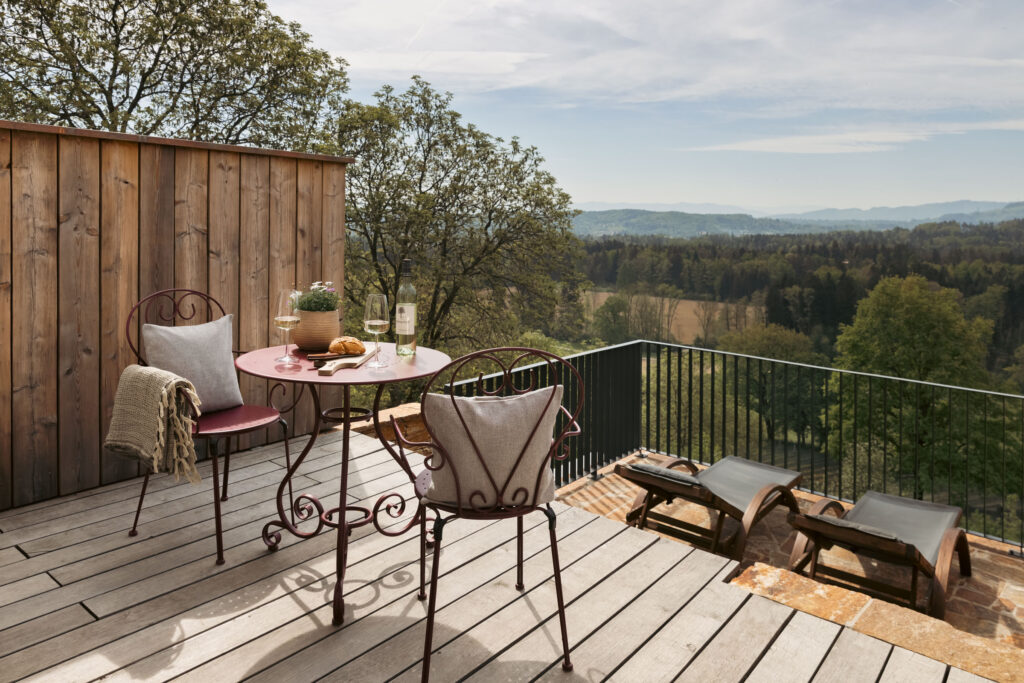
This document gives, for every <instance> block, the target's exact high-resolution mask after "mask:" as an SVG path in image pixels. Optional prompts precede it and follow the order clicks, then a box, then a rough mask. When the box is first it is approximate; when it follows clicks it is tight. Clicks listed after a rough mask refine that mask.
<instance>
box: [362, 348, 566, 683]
mask: <svg viewBox="0 0 1024 683" xmlns="http://www.w3.org/2000/svg"><path fill="white" fill-rule="evenodd" d="M494 371H497V372H498V375H497V376H496V377H491V378H485V377H484V375H485V374H487V373H491V372H494ZM461 379H475V382H473V383H472V385H471V388H472V389H474V390H475V391H473V392H471V393H474V394H475V396H473V397H461V396H457V395H456V394H455V392H456V388H455V386H454V385H455V383H456V382H458V381H460V380H461ZM563 400H564V401H565V402H566V403H568V404H569V405H570V407H572V411H571V412H570V410H568V409H566V408H565V407H564V406H563ZM582 406H583V380H582V379H581V378H580V375H579V373H578V372H577V371H576V368H574V367H573V366H572V365H570V364H569V363H568V362H566V361H565V360H564V359H562V358H559V357H558V356H556V355H554V354H551V353H547V352H545V351H540V350H537V349H530V348H522V347H512V348H501V349H487V350H484V351H477V352H475V353H471V354H469V355H466V356H463V357H462V358H459V359H457V360H454V361H452V362H451V363H450V364H449V365H447V366H445V367H444V368H442V369H441V370H439V371H438V372H437V373H436V374H434V375H433V376H432V377H431V378H430V379H429V380H428V381H427V386H426V387H425V388H424V390H423V395H422V398H421V415H422V418H423V422H424V424H425V426H426V428H427V431H428V433H429V434H430V440H429V441H426V442H412V441H409V440H408V439H406V438H405V436H404V435H403V434H402V432H401V430H400V428H399V425H398V423H397V422H396V421H395V419H394V418H392V420H391V426H392V428H393V429H394V431H395V435H396V440H397V443H398V452H397V453H396V452H395V451H394V450H392V449H391V448H390V447H389V450H391V451H392V455H394V456H395V458H396V459H397V460H398V461H399V464H400V465H401V466H402V468H403V469H404V470H405V472H406V473H407V474H408V475H409V477H410V478H411V479H412V481H413V484H414V487H415V491H416V498H417V500H418V508H417V511H416V515H415V517H414V518H413V519H412V520H411V521H410V522H409V524H408V525H406V526H405V527H404V528H403V529H402V531H404V530H406V529H409V528H411V527H412V526H414V525H415V524H417V523H418V524H419V526H420V592H419V596H418V597H419V599H420V600H423V599H424V598H426V593H425V592H424V589H425V566H426V559H425V558H426V547H427V545H428V542H427V510H429V511H431V512H432V513H433V543H434V562H433V567H432V569H431V577H430V599H429V603H428V605H427V628H426V636H425V642H424V646H423V677H422V678H423V680H424V681H427V680H428V679H429V676H430V652H431V641H432V639H433V630H434V612H435V605H436V599H437V582H438V575H439V573H440V570H439V567H440V564H441V542H442V538H443V535H444V528H445V525H446V524H448V522H450V521H452V520H453V519H456V518H464V519H504V518H515V520H516V531H517V554H516V589H517V590H523V517H524V516H525V515H527V514H529V513H531V512H535V511H541V512H543V513H544V514H545V515H547V518H548V530H549V534H550V538H551V560H552V563H553V565H554V577H555V595H556V597H557V601H558V617H559V621H560V625H561V630H562V650H563V657H564V658H563V662H562V668H563V669H564V670H566V671H571V670H572V664H571V663H570V661H569V637H568V633H567V631H566V625H565V604H564V601H563V597H562V576H561V569H560V567H559V564H558V543H557V538H556V533H555V512H554V510H552V509H551V505H550V502H551V501H552V500H553V499H554V495H555V484H554V476H553V473H552V471H551V460H552V458H554V459H555V460H564V459H565V458H566V457H567V456H568V449H567V448H566V444H565V441H566V439H567V438H568V437H570V436H577V435H579V434H580V427H579V424H578V423H577V422H576V418H577V417H578V416H579V414H580V410H581V408H582ZM407 447H412V448H429V449H431V451H430V452H431V453H432V454H431V455H429V456H427V457H426V458H425V459H424V465H425V467H426V469H424V470H423V471H422V472H420V473H419V474H416V473H415V472H414V471H413V469H412V468H411V466H410V465H409V461H408V459H407V457H406V451H405V449H406V448H407ZM388 498H389V497H388V496H385V497H384V498H382V499H381V500H379V501H378V503H377V505H376V506H375V510H374V519H375V521H376V516H377V513H379V512H380V509H381V508H382V507H385V508H386V509H387V510H388V512H389V513H392V516H397V515H398V514H400V513H401V510H402V508H404V501H403V502H400V503H392V504H387V503H386V500H387V499H388ZM378 528H380V526H379V525H378ZM385 533H390V534H397V533H401V532H400V531H390V530H389V531H385Z"/></svg>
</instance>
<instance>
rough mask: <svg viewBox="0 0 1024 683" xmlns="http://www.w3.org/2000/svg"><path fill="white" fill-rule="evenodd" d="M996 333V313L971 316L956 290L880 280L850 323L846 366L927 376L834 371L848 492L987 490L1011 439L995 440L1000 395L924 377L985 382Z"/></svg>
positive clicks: (834, 415) (918, 280) (835, 438)
mask: <svg viewBox="0 0 1024 683" xmlns="http://www.w3.org/2000/svg"><path fill="white" fill-rule="evenodd" d="M991 333H992V322H991V321H990V320H986V319H984V318H974V319H973V320H970V321H968V320H967V319H966V318H965V317H964V314H963V311H962V309H961V307H960V294H959V292H957V291H956V290H952V289H945V288H942V287H939V286H938V285H935V284H933V283H931V282H929V281H927V280H926V279H925V278H923V277H921V276H919V275H910V276H908V277H906V278H901V277H891V278H884V279H882V280H880V281H879V282H878V284H877V285H876V286H875V288H874V289H872V290H871V292H870V293H869V294H868V296H867V297H866V298H865V299H863V300H862V301H861V302H860V304H859V305H858V306H857V313H856V315H855V316H854V319H853V323H852V324H851V325H843V326H842V327H841V332H840V334H839V337H838V339H837V340H836V346H837V349H838V351H839V355H838V358H837V364H838V366H839V367H841V368H848V369H852V370H860V371H862V372H870V373H878V374H882V375H888V376H890V377H903V378H909V379H911V380H920V382H908V381H905V380H896V379H887V378H881V379H879V378H872V377H863V376H861V377H857V376H846V377H845V380H844V378H842V377H840V376H839V375H838V374H836V375H835V376H833V377H832V379H831V380H830V383H829V390H830V393H831V394H832V395H833V396H834V397H835V400H834V402H833V405H832V407H831V408H830V412H829V419H830V420H831V421H833V424H835V425H839V428H838V429H833V430H831V431H830V451H831V452H834V453H839V454H840V455H841V456H842V458H843V459H844V464H843V471H844V474H845V478H846V481H847V484H846V486H845V488H846V490H844V491H843V492H842V494H843V495H846V496H851V497H856V494H857V493H858V492H862V491H863V490H864V489H866V488H868V487H871V488H885V487H886V486H887V485H888V486H889V487H891V488H893V489H897V488H898V489H899V490H904V489H906V490H907V491H909V492H911V493H912V494H913V495H914V496H916V497H919V498H920V497H924V496H925V495H927V494H928V493H934V492H935V491H953V492H954V493H957V494H959V492H960V491H965V490H967V489H968V488H972V487H974V486H978V487H979V489H980V488H981V487H984V486H985V482H987V481H988V482H991V481H997V480H998V479H999V467H1001V466H1003V465H1002V463H1003V461H1002V460H1001V458H1003V457H1004V455H1005V452H1004V451H1005V444H1008V443H1010V442H1011V441H1012V439H1011V435H1010V434H1005V435H1004V436H1005V444H1004V443H1001V442H1000V441H999V440H997V439H994V438H992V437H993V435H994V434H996V433H999V428H1000V426H999V424H997V421H998V418H997V417H996V416H997V415H998V412H997V410H996V409H995V404H997V403H998V402H997V401H993V400H992V399H991V398H990V397H988V396H986V395H985V394H981V393H972V392H968V391H960V390H952V389H945V388H941V389H938V390H937V389H936V387H935V386H933V385H930V384H924V383H922V382H929V383H941V384H946V385H954V386H961V387H982V386H983V385H985V384H986V383H987V382H988V375H987V373H986V371H985V355H986V349H987V344H988V339H989V337H990V336H991ZM858 387H859V388H858ZM990 404H991V405H990ZM994 420H995V421H996V422H994ZM1004 432H1005V429H1004ZM844 434H845V439H844ZM1015 452H1016V448H1013V449H1011V453H1015ZM855 462H859V463H861V465H860V467H859V470H858V469H857V468H855V467H853V463H855ZM968 463H970V464H969V465H968ZM1008 466H1011V467H1019V465H1008ZM1017 488H1019V486H1018V487H1017Z"/></svg>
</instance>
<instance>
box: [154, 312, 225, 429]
mask: <svg viewBox="0 0 1024 683" xmlns="http://www.w3.org/2000/svg"><path fill="white" fill-rule="evenodd" d="M142 341H143V344H145V353H146V363H148V364H149V365H152V366H153V367H155V368H160V369H161V370H167V371H169V372H173V373H174V374H176V375H180V376H182V377H184V378H185V379H187V380H188V381H190V382H192V386H194V387H195V388H196V393H197V394H199V400H200V401H202V402H203V405H202V411H203V412H204V413H209V412H213V411H215V410H224V409H226V408H234V407H235V406H240V405H242V392H241V391H240V390H239V388H238V376H237V375H236V374H235V359H234V356H233V355H232V353H231V315H230V314H229V315H225V316H221V317H220V318H218V319H217V320H214V321H213V322H212V323H203V324H202V325H185V326H182V327H167V326H166V325H150V324H148V323H146V324H144V325H143V326H142Z"/></svg>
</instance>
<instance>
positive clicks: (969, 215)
mask: <svg viewBox="0 0 1024 683" xmlns="http://www.w3.org/2000/svg"><path fill="white" fill-rule="evenodd" d="M709 206H716V205H709ZM1011 218H1024V202H1012V203H1004V202H977V201H968V200H964V201H956V202H944V203H940V204H921V205H918V206H897V207H876V208H873V209H818V210H815V211H809V212H805V213H795V214H782V215H778V216H762V217H755V216H753V215H751V214H749V213H741V212H736V213H717V212H708V213H688V212H683V211H648V210H643V209H611V210H604V211H584V212H583V213H581V214H580V215H579V216H577V217H576V218H575V219H574V221H573V229H574V230H575V231H576V233H577V234H578V235H580V236H581V237H601V236H611V235H637V236H640V235H662V236H666V237H698V236H701V235H722V234H727V235H751V234H770V235H781V234H800V233H815V232H831V231H835V230H887V229H889V228H895V227H901V228H912V227H914V226H915V225H918V224H920V223H927V222H936V221H957V222H960V223H997V222H999V221H1005V220H1009V219H1011Z"/></svg>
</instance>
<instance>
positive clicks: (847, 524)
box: [807, 515, 905, 543]
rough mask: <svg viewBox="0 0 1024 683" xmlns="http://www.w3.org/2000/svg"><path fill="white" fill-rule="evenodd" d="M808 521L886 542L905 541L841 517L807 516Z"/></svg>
mask: <svg viewBox="0 0 1024 683" xmlns="http://www.w3.org/2000/svg"><path fill="white" fill-rule="evenodd" d="M807 517H808V518H809V519H817V520H819V521H822V522H826V523H828V524H831V525H832V526H837V527H841V528H843V529H854V530H856V531H863V532H864V533H866V534H871V535H872V536H875V537H877V538H884V539H885V540H887V541H899V542H900V543H904V542H905V541H902V540H900V538H898V537H897V536H894V535H893V534H890V533H889V532H888V531H885V530H883V529H879V528H878V527H874V526H870V525H868V524H858V523H857V522H851V521H850V520H848V519H844V518H842V517H833V516H832V515H807Z"/></svg>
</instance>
